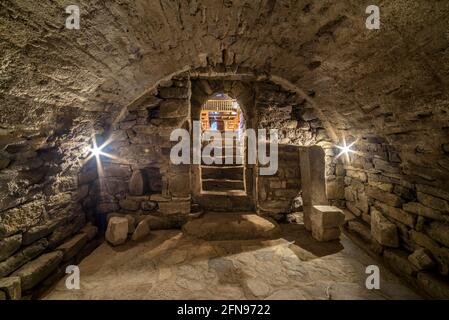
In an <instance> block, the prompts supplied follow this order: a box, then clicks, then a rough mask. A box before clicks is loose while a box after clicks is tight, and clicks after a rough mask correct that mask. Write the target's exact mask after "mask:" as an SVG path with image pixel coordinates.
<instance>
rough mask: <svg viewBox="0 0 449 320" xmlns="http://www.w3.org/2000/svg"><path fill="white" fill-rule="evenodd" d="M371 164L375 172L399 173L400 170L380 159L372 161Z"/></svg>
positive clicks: (393, 164)
mask: <svg viewBox="0 0 449 320" xmlns="http://www.w3.org/2000/svg"><path fill="white" fill-rule="evenodd" d="M373 164H374V167H375V168H376V170H381V171H384V172H388V173H400V172H401V170H400V168H399V167H398V165H397V164H395V163H391V162H388V161H385V160H382V159H377V158H374V159H373Z"/></svg>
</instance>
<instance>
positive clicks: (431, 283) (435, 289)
mask: <svg viewBox="0 0 449 320" xmlns="http://www.w3.org/2000/svg"><path fill="white" fill-rule="evenodd" d="M418 283H419V285H420V287H421V288H423V289H424V290H425V291H426V292H427V293H428V294H429V295H430V296H431V297H433V298H436V299H444V300H447V299H449V284H448V283H447V279H444V278H442V277H439V276H437V275H434V274H431V273H428V272H420V273H418Z"/></svg>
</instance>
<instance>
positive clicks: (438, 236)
mask: <svg viewBox="0 0 449 320" xmlns="http://www.w3.org/2000/svg"><path fill="white" fill-rule="evenodd" d="M424 230H425V231H426V233H427V234H428V235H429V236H430V237H431V238H432V239H434V240H436V241H438V242H439V243H441V244H443V245H445V246H446V247H449V225H448V224H446V223H441V222H438V221H433V222H431V223H429V224H428V225H427V226H425V228H424Z"/></svg>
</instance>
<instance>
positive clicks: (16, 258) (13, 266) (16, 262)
mask: <svg viewBox="0 0 449 320" xmlns="http://www.w3.org/2000/svg"><path fill="white" fill-rule="evenodd" d="M47 246H48V241H47V239H41V240H38V241H36V242H35V243H33V244H32V245H30V246H28V247H26V248H24V249H23V250H21V251H19V252H18V253H16V254H15V255H13V256H12V257H9V258H8V259H6V260H5V261H3V262H1V263H0V277H4V276H6V275H9V274H10V273H11V272H13V271H15V270H17V269H18V268H20V267H21V266H23V265H24V264H25V263H27V262H28V261H30V260H31V259H33V258H35V257H36V256H38V255H39V254H40V253H41V252H43V251H44V250H45V248H47Z"/></svg>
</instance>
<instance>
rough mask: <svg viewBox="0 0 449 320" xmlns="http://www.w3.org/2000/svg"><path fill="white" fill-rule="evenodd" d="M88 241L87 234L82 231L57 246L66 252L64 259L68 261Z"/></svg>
mask: <svg viewBox="0 0 449 320" xmlns="http://www.w3.org/2000/svg"><path fill="white" fill-rule="evenodd" d="M87 241H88V238H87V234H85V233H80V234H77V235H76V236H74V237H73V238H72V239H70V240H68V241H66V242H64V243H63V244H61V245H60V246H59V247H57V248H56V250H59V251H61V252H62V253H63V254H64V256H63V261H68V260H70V259H71V258H73V257H74V256H75V255H76V254H77V253H78V252H79V251H80V250H81V249H82V248H83V247H84V245H85V244H86V243H87Z"/></svg>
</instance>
